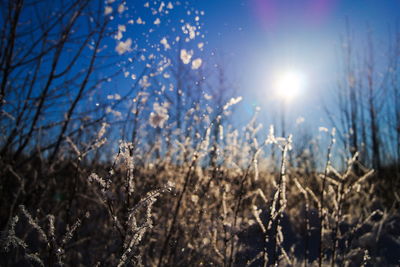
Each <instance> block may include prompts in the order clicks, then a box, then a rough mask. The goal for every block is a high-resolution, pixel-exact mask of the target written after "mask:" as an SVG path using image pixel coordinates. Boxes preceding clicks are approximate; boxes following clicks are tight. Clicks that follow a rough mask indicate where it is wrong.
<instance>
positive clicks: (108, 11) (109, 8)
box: [104, 6, 113, 16]
mask: <svg viewBox="0 0 400 267" xmlns="http://www.w3.org/2000/svg"><path fill="white" fill-rule="evenodd" d="M112 12H113V8H112V7H110V6H106V7H105V8H104V15H106V16H107V15H110V14H111V13H112Z"/></svg>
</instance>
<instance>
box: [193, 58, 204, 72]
mask: <svg viewBox="0 0 400 267" xmlns="http://www.w3.org/2000/svg"><path fill="white" fill-rule="evenodd" d="M201 63H202V60H201V58H196V59H194V60H193V61H192V69H193V70H197V69H198V68H200V66H201Z"/></svg>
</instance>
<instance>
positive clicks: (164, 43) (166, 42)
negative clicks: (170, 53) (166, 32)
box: [160, 37, 171, 50]
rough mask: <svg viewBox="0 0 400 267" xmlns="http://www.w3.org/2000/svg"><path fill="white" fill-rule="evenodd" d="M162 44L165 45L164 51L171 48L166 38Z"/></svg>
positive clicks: (162, 40)
mask: <svg viewBox="0 0 400 267" xmlns="http://www.w3.org/2000/svg"><path fill="white" fill-rule="evenodd" d="M160 43H161V44H162V45H164V49H165V50H168V49H170V48H171V46H170V45H169V44H168V40H167V38H165V37H164V38H162V39H161V41H160Z"/></svg>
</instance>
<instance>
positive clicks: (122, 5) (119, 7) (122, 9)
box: [118, 4, 125, 14]
mask: <svg viewBox="0 0 400 267" xmlns="http://www.w3.org/2000/svg"><path fill="white" fill-rule="evenodd" d="M124 11H125V5H124V4H120V5H119V6H118V13H119V14H121V13H123V12H124Z"/></svg>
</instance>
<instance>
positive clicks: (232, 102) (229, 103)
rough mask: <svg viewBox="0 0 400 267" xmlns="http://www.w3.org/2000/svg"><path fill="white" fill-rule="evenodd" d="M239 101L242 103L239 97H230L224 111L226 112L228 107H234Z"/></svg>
mask: <svg viewBox="0 0 400 267" xmlns="http://www.w3.org/2000/svg"><path fill="white" fill-rule="evenodd" d="M240 101H242V97H241V96H239V97H237V98H234V97H232V98H231V99H230V100H229V101H228V103H226V104H225V106H224V110H227V109H228V108H229V107H230V106H233V105H236V104H237V103H239V102H240Z"/></svg>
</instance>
